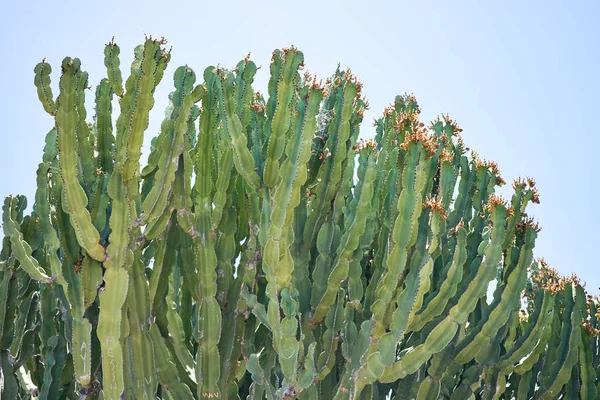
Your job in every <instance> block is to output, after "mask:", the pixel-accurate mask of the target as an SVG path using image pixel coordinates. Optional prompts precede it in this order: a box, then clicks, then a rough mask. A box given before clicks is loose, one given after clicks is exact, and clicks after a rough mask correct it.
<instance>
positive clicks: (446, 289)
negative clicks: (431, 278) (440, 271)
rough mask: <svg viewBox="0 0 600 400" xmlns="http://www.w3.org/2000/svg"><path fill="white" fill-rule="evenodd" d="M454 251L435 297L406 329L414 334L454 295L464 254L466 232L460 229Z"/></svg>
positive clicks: (460, 276) (441, 310) (440, 312)
mask: <svg viewBox="0 0 600 400" xmlns="http://www.w3.org/2000/svg"><path fill="white" fill-rule="evenodd" d="M456 238H457V239H456V250H455V252H454V257H453V259H452V264H451V266H450V268H449V270H448V273H447V275H446V279H444V280H443V282H442V285H441V286H440V289H439V291H438V292H437V293H436V294H435V297H434V298H433V299H432V300H431V301H430V302H428V303H427V304H426V305H425V306H424V307H423V308H422V309H421V310H420V311H419V312H417V313H416V314H415V316H414V318H413V319H412V321H411V323H410V325H409V327H408V329H409V330H410V331H413V332H416V331H420V330H421V329H423V327H424V326H425V324H427V323H428V322H429V321H431V320H432V319H434V318H435V317H437V316H439V315H441V314H442V312H443V311H444V309H445V308H446V305H447V304H448V301H449V300H450V299H451V298H452V297H454V295H456V292H457V289H458V284H459V282H460V281H461V279H462V274H463V268H464V263H465V261H466V259H467V253H466V230H465V229H464V228H463V227H460V228H459V229H458V230H457V232H456Z"/></svg>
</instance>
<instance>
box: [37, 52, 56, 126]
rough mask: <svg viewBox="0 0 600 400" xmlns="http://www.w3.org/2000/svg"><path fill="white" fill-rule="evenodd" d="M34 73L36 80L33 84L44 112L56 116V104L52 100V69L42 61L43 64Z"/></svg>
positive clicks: (39, 64)
mask: <svg viewBox="0 0 600 400" xmlns="http://www.w3.org/2000/svg"><path fill="white" fill-rule="evenodd" d="M34 72H35V78H34V81H33V82H34V84H35V86H36V88H37V94H38V99H40V102H41V103H42V106H43V107H44V110H45V111H46V112H47V113H48V114H50V115H52V116H54V115H56V103H55V102H54V99H53V98H52V97H53V96H52V88H51V87H50V74H51V73H52V67H50V64H48V63H46V61H45V60H42V62H41V63H38V64H37V65H36V66H35V69H34Z"/></svg>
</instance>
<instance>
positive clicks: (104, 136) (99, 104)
mask: <svg viewBox="0 0 600 400" xmlns="http://www.w3.org/2000/svg"><path fill="white" fill-rule="evenodd" d="M112 97H113V90H112V87H111V85H110V83H109V81H108V80H107V79H106V78H104V79H102V80H101V81H100V84H99V85H98V86H97V87H96V117H95V119H96V128H97V131H98V132H97V134H96V149H97V150H98V162H97V164H98V168H100V170H102V171H103V172H104V173H107V174H110V173H111V172H112V168H113V146H114V141H115V140H114V136H113V128H112V104H111V102H112Z"/></svg>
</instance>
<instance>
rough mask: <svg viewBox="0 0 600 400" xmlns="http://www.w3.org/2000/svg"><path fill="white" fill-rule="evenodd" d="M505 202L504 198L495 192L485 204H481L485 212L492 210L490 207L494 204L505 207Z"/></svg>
mask: <svg viewBox="0 0 600 400" xmlns="http://www.w3.org/2000/svg"><path fill="white" fill-rule="evenodd" d="M506 204H507V203H506V200H504V199H503V198H502V197H500V196H498V195H497V194H492V195H491V196H490V198H489V199H488V202H487V204H486V205H485V206H483V210H484V211H487V212H492V208H494V207H495V206H497V205H501V206H503V207H506V206H507V205H506Z"/></svg>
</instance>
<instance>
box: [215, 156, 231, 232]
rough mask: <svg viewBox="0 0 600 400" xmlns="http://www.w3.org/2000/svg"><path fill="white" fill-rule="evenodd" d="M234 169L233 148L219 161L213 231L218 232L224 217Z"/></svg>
mask: <svg viewBox="0 0 600 400" xmlns="http://www.w3.org/2000/svg"><path fill="white" fill-rule="evenodd" d="M232 169H233V150H232V149H231V147H226V148H225V149H224V150H223V153H222V154H221V159H220V160H219V173H218V175H217V182H216V185H215V196H214V197H213V203H214V205H215V208H214V209H213V212H212V221H211V226H212V229H213V230H216V229H217V227H218V226H219V223H220V222H221V218H222V216H223V209H224V208H225V203H226V200H227V196H228V195H230V194H231V193H230V192H229V191H228V190H227V187H228V186H229V180H230V179H231V170H232Z"/></svg>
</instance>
